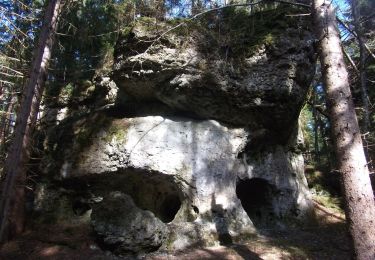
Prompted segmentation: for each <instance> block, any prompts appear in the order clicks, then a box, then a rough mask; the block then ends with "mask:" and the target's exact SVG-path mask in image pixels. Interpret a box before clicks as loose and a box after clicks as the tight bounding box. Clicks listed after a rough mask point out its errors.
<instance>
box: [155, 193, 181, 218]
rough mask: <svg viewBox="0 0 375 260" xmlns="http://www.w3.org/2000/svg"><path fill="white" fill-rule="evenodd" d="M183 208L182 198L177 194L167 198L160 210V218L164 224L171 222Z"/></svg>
mask: <svg viewBox="0 0 375 260" xmlns="http://www.w3.org/2000/svg"><path fill="white" fill-rule="evenodd" d="M180 208H181V201H180V198H179V197H178V196H177V195H175V194H170V195H168V196H166V197H165V198H164V200H163V202H162V203H161V205H160V208H159V214H158V215H159V218H160V220H161V221H163V222H164V223H169V222H171V221H172V220H173V219H174V217H175V216H176V214H177V212H178V211H179V209H180Z"/></svg>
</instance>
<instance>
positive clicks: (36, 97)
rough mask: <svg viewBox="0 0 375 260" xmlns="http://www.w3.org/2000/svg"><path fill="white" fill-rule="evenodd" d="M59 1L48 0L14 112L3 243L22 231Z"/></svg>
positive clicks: (0, 229) (0, 232) (1, 213)
mask: <svg viewBox="0 0 375 260" xmlns="http://www.w3.org/2000/svg"><path fill="white" fill-rule="evenodd" d="M62 1H63V0H50V1H49V3H48V6H47V8H46V11H45V15H44V20H43V27H42V30H41V33H40V35H39V42H38V46H37V49H36V51H35V56H34V60H33V63H32V67H31V71H30V78H29V80H28V81H27V83H26V85H25V87H24V89H23V100H22V102H21V106H20V108H19V111H18V113H17V120H16V127H15V130H14V132H15V133H14V139H13V143H12V145H11V147H10V150H9V153H8V157H7V159H6V161H5V165H4V173H5V174H6V177H5V181H4V185H3V191H2V197H1V203H0V241H1V242H4V241H7V240H9V239H10V238H11V236H14V235H16V234H19V233H21V232H22V231H23V226H24V199H25V196H24V194H25V192H24V186H25V181H26V171H25V163H26V161H27V160H28V152H29V149H30V137H31V133H32V130H33V128H34V126H35V121H36V115H37V111H38V109H39V104H40V99H41V96H42V93H43V85H44V81H45V77H46V74H47V67H48V61H49V59H50V57H51V49H52V46H53V39H54V34H55V32H56V27H57V22H58V14H59V11H60V8H61V5H62V4H61V2H62Z"/></svg>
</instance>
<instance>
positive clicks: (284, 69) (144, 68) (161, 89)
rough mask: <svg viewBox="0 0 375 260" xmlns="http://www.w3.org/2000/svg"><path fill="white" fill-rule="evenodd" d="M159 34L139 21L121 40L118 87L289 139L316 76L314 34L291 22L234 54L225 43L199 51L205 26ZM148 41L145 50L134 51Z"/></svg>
mask: <svg viewBox="0 0 375 260" xmlns="http://www.w3.org/2000/svg"><path fill="white" fill-rule="evenodd" d="M167 29H168V27H167V28H164V30H167ZM154 30H157V29H154ZM159 30H163V29H159ZM192 30H194V29H192ZM157 33H158V32H155V31H153V30H152V29H149V31H147V29H145V28H144V27H142V26H137V25H136V26H135V27H134V28H133V30H132V31H131V33H129V34H127V35H125V36H123V38H122V39H121V40H120V41H119V42H118V46H117V52H116V54H117V55H116V62H115V71H114V79H115V81H116V83H117V85H118V86H119V88H120V89H122V90H123V91H124V92H126V93H127V94H128V95H130V96H131V97H132V98H135V99H137V100H159V101H161V102H163V103H164V104H167V105H168V106H170V107H173V108H177V109H181V110H184V111H191V112H194V113H195V114H197V115H198V116H200V117H203V118H213V119H216V120H219V121H222V122H227V123H231V124H235V125H239V126H250V127H252V128H256V129H260V128H263V129H266V130H267V131H270V132H272V133H273V135H275V134H274V133H277V135H278V136H279V140H280V139H281V140H283V139H286V138H287V136H288V133H289V132H290V131H291V129H292V128H293V122H294V121H295V120H296V118H297V117H298V111H299V109H300V107H301V105H302V103H303V102H304V98H305V95H306V91H307V89H308V86H309V84H310V82H311V79H312V76H313V75H314V70H315V69H314V67H315V66H314V63H315V60H314V56H313V54H314V50H313V45H312V43H313V38H312V34H311V32H309V31H305V30H303V29H301V28H299V29H297V28H288V29H285V30H283V31H282V34H275V35H273V36H272V41H270V42H268V43H265V44H261V45H259V46H258V49H257V50H256V52H255V53H251V54H246V53H245V54H241V55H239V54H238V55H237V56H234V57H233V58H228V57H227V56H228V55H229V54H228V53H226V55H224V56H223V54H221V53H220V48H223V46H221V45H220V44H222V43H219V44H218V46H215V44H214V43H213V44H212V47H207V48H208V50H205V49H204V50H202V44H206V42H207V41H208V39H207V38H205V37H202V36H199V35H204V30H203V31H199V30H198V31H197V32H195V33H194V32H192V33H191V34H189V35H187V36H184V35H178V34H177V35H176V34H175V33H174V32H173V31H172V32H171V33H170V34H171V36H170V37H165V39H164V38H163V41H162V42H161V43H160V42H153V39H154V38H155V34H156V35H157ZM197 34H198V36H197ZM270 37H271V36H270ZM145 42H150V44H149V46H143V48H144V50H146V51H145V52H142V51H140V52H135V51H134V50H137V47H138V48H139V46H142V43H143V44H145ZM151 42H153V44H152V45H151ZM224 47H225V46H224ZM228 48H229V47H228ZM227 51H228V52H230V49H228V50H227ZM271 135H272V134H271Z"/></svg>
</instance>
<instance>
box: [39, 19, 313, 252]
mask: <svg viewBox="0 0 375 260" xmlns="http://www.w3.org/2000/svg"><path fill="white" fill-rule="evenodd" d="M247 17H248V16H247ZM282 17H283V19H284V18H285V16H284V15H282ZM279 18H280V17H279ZM265 20H266V19H265ZM245 21H247V20H245ZM267 21H268V20H267ZM276 21H277V19H274V21H272V20H271V23H276ZM303 25H305V24H304V23H303V22H302V23H295V25H294V26H291V25H290V23H284V24H282V25H280V24H277V25H275V27H277V28H278V31H273V33H272V35H269V34H264V33H263V34H262V37H258V38H256V36H254V35H247V34H244V35H243V37H244V41H243V42H238V39H236V43H237V44H238V45H239V46H233V45H231V44H233V43H231V41H230V40H229V38H228V36H226V37H224V36H220V35H218V34H217V28H218V27H217V26H218V24H217V23H215V22H213V23H212V24H211V23H209V22H208V23H206V24H203V25H200V26H197V25H194V26H193V25H191V26H192V27H191V28H188V31H189V33H187V34H186V33H184V32H181V31H178V32H173V31H172V32H171V33H169V34H167V35H165V36H164V37H162V38H160V39H159V38H158V37H157V34H156V33H159V34H160V32H161V31H163V30H166V29H168V28H170V27H169V26H168V25H166V24H160V23H159V24H158V26H156V27H155V25H154V24H153V23H152V24H151V25H150V24H148V25H147V24H145V23H142V21H141V22H138V23H137V24H136V25H135V26H134V27H133V28H132V30H130V31H129V32H128V33H126V34H125V35H124V36H123V37H122V38H121V40H120V41H119V42H118V45H117V48H116V53H115V54H116V55H115V56H116V61H115V69H114V71H113V75H112V77H113V79H114V80H115V82H116V84H115V83H114V82H113V81H110V79H108V78H104V79H98V80H97V83H96V84H93V86H94V87H90V86H87V87H85V88H84V91H81V92H82V93H84V95H83V94H82V95H83V97H82V98H78V99H77V97H75V98H71V99H70V100H71V101H70V102H66V104H67V106H68V107H69V104H72V105H70V107H69V109H68V110H67V111H68V112H67V113H66V114H65V115H64V116H65V119H63V120H62V121H61V122H60V121H58V123H57V125H56V126H54V127H52V128H50V129H49V134H48V135H47V139H46V141H45V149H46V156H45V158H44V160H43V169H44V172H45V176H46V177H45V179H46V180H49V182H50V183H52V184H53V185H54V186H52V184H50V185H46V186H43V189H41V188H40V189H39V190H40V191H41V192H39V193H38V194H36V195H37V196H36V201H35V203H36V205H37V208H36V209H37V210H38V211H39V212H41V213H42V214H41V215H43V212H46V211H49V212H51V211H53V212H61V210H60V211H59V210H58V209H57V208H58V205H60V204H61V205H64V214H65V215H66V216H68V217H67V218H66V219H72V218H73V219H74V218H77V220H79V221H91V224H92V226H93V228H94V230H95V232H96V233H97V234H98V235H99V236H100V237H101V238H102V240H103V242H104V243H105V244H107V245H108V246H110V247H111V248H113V250H115V251H116V252H118V253H124V252H128V251H130V252H142V251H149V250H156V249H157V248H159V247H160V248H163V249H181V248H186V247H188V246H192V245H194V244H197V243H198V244H213V243H219V242H220V243H230V242H231V241H232V239H234V238H236V237H241V236H242V235H246V234H247V233H251V232H256V229H258V228H260V229H261V228H265V227H266V228H270V227H277V228H282V227H285V225H286V223H287V221H286V220H289V219H293V218H300V219H303V218H304V217H305V216H306V215H307V214H308V212H309V210H310V209H311V201H310V195H309V192H308V189H307V185H306V180H305V177H304V173H303V170H304V167H303V166H304V165H303V157H302V155H301V150H300V149H301V147H302V146H303V145H302V142H303V141H302V140H301V139H302V137H301V134H300V133H298V127H297V125H298V122H297V121H298V114H299V111H300V108H301V105H302V103H303V101H304V98H305V95H306V92H307V89H308V86H309V84H310V80H311V77H312V74H313V71H314V67H313V65H312V64H313V57H312V53H313V48H312V45H311V44H312V41H311V35H310V32H309V31H307V30H305V29H303V28H304V27H302V26H303ZM269 26H271V25H269ZM281 32H282V33H281ZM241 35H242V34H241ZM217 37H222V39H221V40H220V39H218V38H217ZM223 37H224V38H223ZM241 37H242V36H241ZM254 37H255V38H256V39H258V40H259V39H260V40H261V41H257V42H251V41H250V40H249V39H252V38H254ZM155 39H156V41H150V40H155ZM241 44H242V45H241ZM251 44H252V45H251ZM248 45H249V46H248ZM241 46H242V47H243V48H242V47H241ZM116 85H117V86H116ZM90 89H91V90H90ZM89 90H90V91H89ZM72 100H73V101H74V100H78V101H75V102H73V101H72ZM87 100H93V102H91V103H90V102H86V101H87ZM62 107H64V106H63V105H60V106H59V107H58V108H59V109H60V110H61V108H62ZM54 113H55V114H56V115H58V114H59V111H55V112H54ZM60 119H62V118H60ZM49 122H54V121H53V120H49ZM51 180H54V181H53V182H52V181H51ZM56 185H57V186H58V187H60V188H58V189H57V190H58V191H56ZM51 189H54V191H55V193H53V192H52V193H51V192H50V193H49V192H48V190H51ZM59 192H60V193H61V194H62V196H61V197H62V198H64V203H59V202H58V200H59V199H58V198H59V196H58V195H56V194H57V193H59ZM113 192H115V193H113ZM48 194H53V195H48ZM64 194H65V195H64ZM66 194H68V195H66ZM116 194H117V195H116ZM125 194H126V195H125ZM49 198H50V199H49ZM51 198H52V199H53V203H51V202H49V200H51ZM133 202H134V203H133ZM69 203H70V205H71V209H70V210H69V206H67V205H69ZM51 205H52V206H51ZM56 207H57V208H56ZM90 214H91V217H90ZM74 216H75V217H74ZM63 219H64V217H57V218H56V220H57V221H62V220H63ZM90 219H91V220H90Z"/></svg>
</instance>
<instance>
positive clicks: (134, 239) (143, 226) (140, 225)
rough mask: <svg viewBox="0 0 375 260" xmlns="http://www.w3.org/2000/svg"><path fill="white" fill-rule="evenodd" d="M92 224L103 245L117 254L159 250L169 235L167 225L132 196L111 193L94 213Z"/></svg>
mask: <svg viewBox="0 0 375 260" xmlns="http://www.w3.org/2000/svg"><path fill="white" fill-rule="evenodd" d="M91 216H92V218H91V223H92V226H93V228H94V230H95V232H96V233H98V234H99V235H100V236H102V238H103V242H104V245H106V246H108V247H111V248H113V247H114V248H115V249H114V251H115V252H116V253H118V254H121V253H129V252H149V251H154V250H156V249H158V248H159V247H160V246H161V245H162V244H163V242H164V241H165V240H166V238H167V235H168V234H167V228H166V225H165V224H164V223H163V222H161V221H160V220H159V219H158V218H156V217H155V216H154V214H153V213H152V212H150V211H147V210H142V209H139V208H138V207H137V206H136V205H135V204H134V202H133V199H132V198H131V197H130V196H128V195H126V194H124V193H121V192H112V193H111V194H110V196H109V197H108V198H105V199H104V200H103V202H102V203H100V205H98V206H97V207H95V208H94V209H93V212H92V215H91Z"/></svg>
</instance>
